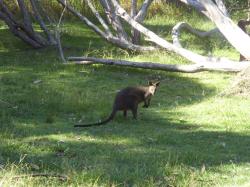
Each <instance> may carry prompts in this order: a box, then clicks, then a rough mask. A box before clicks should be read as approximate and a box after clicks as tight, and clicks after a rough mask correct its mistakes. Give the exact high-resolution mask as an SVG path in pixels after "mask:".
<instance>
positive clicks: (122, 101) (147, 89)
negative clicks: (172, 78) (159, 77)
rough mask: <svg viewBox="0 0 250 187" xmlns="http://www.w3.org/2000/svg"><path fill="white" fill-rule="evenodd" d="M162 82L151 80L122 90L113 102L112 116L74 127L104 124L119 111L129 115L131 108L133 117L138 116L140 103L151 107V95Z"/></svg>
mask: <svg viewBox="0 0 250 187" xmlns="http://www.w3.org/2000/svg"><path fill="white" fill-rule="evenodd" d="M159 84H160V82H156V83H152V82H149V85H148V86H139V87H127V88H124V89H122V90H120V91H119V92H118V93H117V94H116V97H115V101H114V104H113V110H112V112H111V114H110V116H109V117H108V118H107V119H106V120H103V121H101V122H98V123H93V124H86V125H75V126H74V127H91V126H99V125H104V124H106V123H108V122H109V121H111V120H112V119H113V118H114V117H115V114H116V112H117V111H123V115H124V117H126V116H127V111H128V110H131V111H132V113H133V118H134V119H136V118H137V108H138V105H139V103H141V102H144V106H143V107H146V108H147V107H149V105H150V100H151V97H152V96H153V95H154V93H155V91H156V88H157V87H158V86H159Z"/></svg>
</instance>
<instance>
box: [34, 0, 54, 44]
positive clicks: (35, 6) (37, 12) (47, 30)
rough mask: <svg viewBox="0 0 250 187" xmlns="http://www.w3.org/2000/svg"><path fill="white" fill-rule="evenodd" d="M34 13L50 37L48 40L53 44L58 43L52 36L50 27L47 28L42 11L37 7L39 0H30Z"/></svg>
mask: <svg viewBox="0 0 250 187" xmlns="http://www.w3.org/2000/svg"><path fill="white" fill-rule="evenodd" d="M30 3H31V6H32V9H33V12H34V15H35V18H36V20H37V21H38V23H39V25H40V27H41V29H42V30H43V31H44V32H45V34H46V35H47V37H48V40H49V42H50V43H51V44H53V45H54V44H56V41H55V38H54V37H53V36H52V33H51V32H50V31H49V29H48V28H47V26H46V24H45V23H44V21H43V19H42V16H41V15H40V12H39V10H38V8H37V0H30Z"/></svg>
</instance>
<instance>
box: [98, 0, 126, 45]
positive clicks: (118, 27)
mask: <svg viewBox="0 0 250 187" xmlns="http://www.w3.org/2000/svg"><path fill="white" fill-rule="evenodd" d="M100 3H101V5H102V7H103V8H104V10H105V13H106V15H107V19H108V21H109V23H110V24H111V25H112V27H113V29H114V30H115V31H116V33H117V36H118V37H119V38H121V39H123V40H127V41H129V37H128V35H127V33H126V31H125V30H124V28H123V26H122V24H121V21H120V19H119V17H118V16H117V15H116V14H115V12H114V8H113V7H112V4H111V3H110V1H109V0H100Z"/></svg>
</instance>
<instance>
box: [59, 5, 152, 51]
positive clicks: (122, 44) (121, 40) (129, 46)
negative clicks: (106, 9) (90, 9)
mask: <svg viewBox="0 0 250 187" xmlns="http://www.w3.org/2000/svg"><path fill="white" fill-rule="evenodd" d="M57 1H58V2H59V3H60V4H61V5H63V6H66V8H67V9H68V10H69V11H70V12H71V13H72V14H73V15H75V16H77V17H78V18H79V19H80V20H81V21H83V22H84V23H85V24H86V25H87V26H89V27H90V28H92V29H93V30H94V31H95V32H96V33H97V34H99V35H100V36H101V37H103V38H104V39H106V40H107V41H108V42H110V43H112V44H114V45H116V46H119V47H121V48H124V49H129V50H133V51H153V50H156V48H155V47H153V46H140V45H135V44H133V43H131V42H130V41H128V40H125V39H124V38H119V37H116V36H114V35H113V34H112V33H106V32H105V31H102V30H101V29H100V28H99V27H98V26H97V25H95V24H94V23H93V22H91V21H90V20H89V19H88V18H87V17H85V16H83V15H82V14H81V13H79V12H78V11H76V10H75V9H74V8H73V7H72V6H70V5H69V4H67V5H66V4H65V3H64V1H63V0H57Z"/></svg>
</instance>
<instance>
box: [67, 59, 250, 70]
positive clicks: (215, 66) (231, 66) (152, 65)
mask: <svg viewBox="0 0 250 187" xmlns="http://www.w3.org/2000/svg"><path fill="white" fill-rule="evenodd" d="M68 61H73V62H72V63H73V64H83V65H87V64H88V65H89V64H104V65H117V66H126V67H133V68H143V69H152V70H162V71H170V72H182V73H197V72H201V71H221V72H240V71H242V70H243V69H245V68H246V67H248V66H249V65H250V62H239V63H234V62H232V63H206V64H188V65H178V64H160V63H156V62H133V61H127V60H115V59H102V58H94V57H68ZM72 63H65V64H72Z"/></svg>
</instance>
